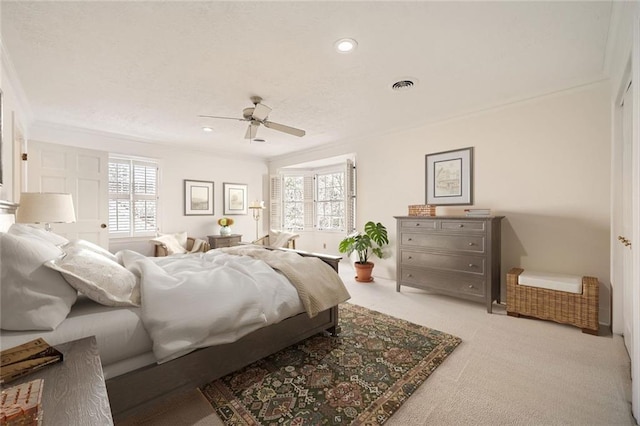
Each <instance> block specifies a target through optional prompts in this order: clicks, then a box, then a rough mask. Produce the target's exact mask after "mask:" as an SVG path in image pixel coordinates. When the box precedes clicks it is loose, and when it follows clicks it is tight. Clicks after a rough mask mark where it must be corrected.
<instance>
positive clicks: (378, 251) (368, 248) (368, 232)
mask: <svg viewBox="0 0 640 426" xmlns="http://www.w3.org/2000/svg"><path fill="white" fill-rule="evenodd" d="M387 244H389V237H388V236H387V228H385V227H384V225H383V224H381V223H380V222H378V223H375V222H371V221H369V222H367V223H366V224H365V225H364V232H355V233H353V234H350V235H348V236H347V237H345V239H343V240H342V241H340V245H339V246H338V250H339V251H340V253H347V255H348V256H350V255H351V253H353V252H354V251H355V252H357V253H358V261H357V263H367V262H368V260H369V257H370V256H371V255H372V254H373V255H376V256H377V257H379V258H380V259H382V257H383V252H382V249H383V248H384V246H386V245H387Z"/></svg>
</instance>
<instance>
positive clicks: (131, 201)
mask: <svg viewBox="0 0 640 426" xmlns="http://www.w3.org/2000/svg"><path fill="white" fill-rule="evenodd" d="M157 229H158V164H157V163H154V162H151V161H142V160H138V159H130V158H125V157H110V158H109V235H110V236H112V237H143V236H154V235H155V234H156V231H157Z"/></svg>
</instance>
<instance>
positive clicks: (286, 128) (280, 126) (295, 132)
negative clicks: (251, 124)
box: [262, 121, 306, 136]
mask: <svg viewBox="0 0 640 426" xmlns="http://www.w3.org/2000/svg"><path fill="white" fill-rule="evenodd" d="M262 124H264V125H265V126H266V127H268V128H270V129H273V130H277V131H279V132H284V133H288V134H290V135H293V136H304V135H305V134H306V132H305V131H304V130H302V129H296V128H295V127H290V126H285V125H284V124H279V123H274V122H273V121H263V122H262Z"/></svg>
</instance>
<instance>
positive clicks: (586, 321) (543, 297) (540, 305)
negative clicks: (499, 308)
mask: <svg viewBox="0 0 640 426" xmlns="http://www.w3.org/2000/svg"><path fill="white" fill-rule="evenodd" d="M523 271H524V269H522V268H511V270H509V272H508V273H507V315H510V316H512V317H519V316H525V317H533V318H538V319H543V320H549V321H555V322H558V323H562V324H571V325H575V326H576V327H580V328H581V329H582V332H583V333H588V334H594V335H596V336H597V335H598V328H599V324H598V315H599V311H598V307H599V302H600V300H599V297H600V289H599V284H598V279H597V278H595V277H582V293H569V292H566V291H557V290H549V289H546V288H539V287H531V286H526V285H520V284H518V276H519V275H520V274H521V273H522V272H523Z"/></svg>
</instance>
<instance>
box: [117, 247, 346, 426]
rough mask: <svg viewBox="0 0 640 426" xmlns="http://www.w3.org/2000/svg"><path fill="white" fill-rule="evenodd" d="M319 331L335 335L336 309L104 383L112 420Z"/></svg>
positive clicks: (332, 261) (330, 259)
mask: <svg viewBox="0 0 640 426" xmlns="http://www.w3.org/2000/svg"><path fill="white" fill-rule="evenodd" d="M277 250H286V251H289V250H288V249H277ZM292 251H295V252H296V253H298V254H300V255H301V256H312V257H318V258H320V259H322V260H323V261H325V262H326V263H327V264H329V265H330V266H331V267H332V268H333V269H334V270H335V271H336V272H337V271H338V264H339V263H340V259H341V257H340V256H329V255H321V254H315V253H308V252H304V251H299V250H292ZM323 331H328V332H329V333H331V334H333V335H336V334H337V333H339V332H340V329H339V326H338V307H337V306H334V307H332V308H331V309H327V310H326V311H323V312H320V313H319V314H318V315H317V316H315V317H313V318H309V315H307V313H306V312H303V313H301V314H298V315H296V316H294V317H291V318H288V319H286V320H284V321H281V322H279V323H277V324H273V325H270V326H268V327H264V328H261V329H259V330H256V331H254V332H252V333H250V334H248V335H246V336H244V337H243V338H241V339H240V340H237V341H235V342H233V343H228V344H225V345H217V346H210V347H208V348H202V349H198V350H196V351H194V352H191V353H189V354H187V355H184V356H182V357H180V358H177V359H174V360H172V361H169V362H166V363H164V364H153V365H149V366H146V367H142V368H139V369H137V370H134V371H131V372H129V373H126V374H123V375H121V376H116V377H113V378H111V379H109V380H107V391H108V393H109V400H110V402H111V409H112V414H113V418H114V419H115V420H116V421H120V420H123V419H125V418H126V417H128V416H131V415H133V414H135V413H136V412H138V411H140V410H142V409H145V408H147V407H149V406H151V405H152V404H155V403H157V402H158V401H161V400H163V399H166V398H169V397H171V396H173V395H176V394H178V393H182V392H186V391H190V390H193V389H195V388H197V387H199V386H202V385H204V384H206V383H209V382H211V381H212V380H215V379H217V378H219V377H222V376H225V375H227V374H229V373H232V372H234V371H236V370H238V369H240V368H242V367H244V366H246V365H249V364H251V363H252V362H255V361H257V360H259V359H262V358H264V357H266V356H268V355H271V354H273V353H275V352H277V351H279V350H282V349H284V348H286V347H288V346H291V345H293V344H295V343H298V342H300V341H302V340H304V339H306V338H308V337H311V336H313V335H315V334H318V333H321V332H323Z"/></svg>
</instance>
